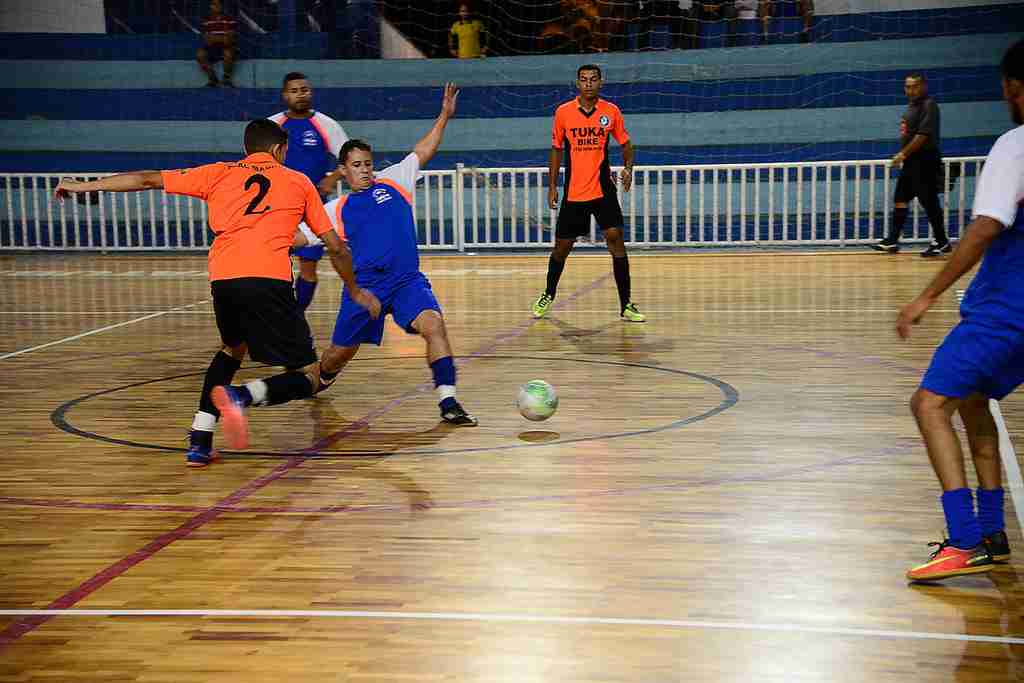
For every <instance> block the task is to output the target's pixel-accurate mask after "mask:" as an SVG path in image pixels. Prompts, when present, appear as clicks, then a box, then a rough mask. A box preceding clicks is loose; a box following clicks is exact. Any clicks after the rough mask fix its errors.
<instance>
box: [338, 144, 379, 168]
mask: <svg viewBox="0 0 1024 683" xmlns="http://www.w3.org/2000/svg"><path fill="white" fill-rule="evenodd" d="M354 149H361V150H363V151H364V152H369V153H371V154H372V153H373V148H372V147H370V145H369V143H366V142H363V141H362V140H357V139H354V138H353V139H352V140H346V141H345V144H344V145H342V146H341V149H339V150H338V163H339V164H343V163H345V162H346V161H347V160H348V155H349V154H351V153H352V150H354Z"/></svg>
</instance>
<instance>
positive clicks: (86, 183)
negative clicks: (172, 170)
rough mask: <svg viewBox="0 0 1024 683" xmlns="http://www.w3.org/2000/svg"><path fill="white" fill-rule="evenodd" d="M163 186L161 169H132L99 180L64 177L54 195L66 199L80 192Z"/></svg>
mask: <svg viewBox="0 0 1024 683" xmlns="http://www.w3.org/2000/svg"><path fill="white" fill-rule="evenodd" d="M163 186H164V177H163V175H162V174H161V173H160V171H132V172H131V173H118V174H117V175H112V176H108V177H106V178H99V179H97V180H73V179H72V178H62V179H61V181H60V182H59V183H58V184H57V189H56V190H55V191H54V196H55V197H56V198H57V199H64V198H65V197H69V196H70V195H72V194H74V193H78V192H135V191H137V190H159V189H162V188H163Z"/></svg>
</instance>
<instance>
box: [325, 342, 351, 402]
mask: <svg viewBox="0 0 1024 683" xmlns="http://www.w3.org/2000/svg"><path fill="white" fill-rule="evenodd" d="M358 351H359V344H356V345H355V346H335V345H334V344H331V345H330V346H329V347H327V350H326V351H324V354H323V355H322V356H321V357H320V383H319V385H318V386H317V390H316V393H318V394H319V393H320V392H321V391H323V390H325V389H327V388H328V387H330V386H331V385H332V384H334V380H336V379H338V373H339V372H341V371H342V370H343V369H344V368H345V366H346V365H348V362H349V361H350V360H352V359H353V358H355V357H356V353H357V352H358Z"/></svg>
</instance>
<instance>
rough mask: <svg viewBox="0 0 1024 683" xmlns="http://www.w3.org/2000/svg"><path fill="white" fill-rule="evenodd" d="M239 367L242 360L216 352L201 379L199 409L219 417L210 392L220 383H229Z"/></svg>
mask: <svg viewBox="0 0 1024 683" xmlns="http://www.w3.org/2000/svg"><path fill="white" fill-rule="evenodd" d="M240 367H242V361H240V360H235V359H234V357H232V356H229V355H228V354H226V353H224V352H223V351H218V352H217V355H215V356H214V357H213V360H212V361H210V367H208V368H207V369H206V378H205V379H204V380H203V395H202V396H201V397H200V398H199V410H201V411H202V412H204V413H209V414H210V415H214V416H216V417H220V411H219V410H217V408H216V407H215V406H214V405H213V401H211V400H210V392H211V391H212V390H213V388H214V387H219V386H220V385H222V384H231V380H232V379H234V377H235V373H236V372H238V368H240Z"/></svg>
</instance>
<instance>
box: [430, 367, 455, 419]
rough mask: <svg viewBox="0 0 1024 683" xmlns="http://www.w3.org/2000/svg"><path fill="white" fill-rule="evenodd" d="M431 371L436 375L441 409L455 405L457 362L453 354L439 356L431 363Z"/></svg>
mask: <svg viewBox="0 0 1024 683" xmlns="http://www.w3.org/2000/svg"><path fill="white" fill-rule="evenodd" d="M430 372H432V373H433V375H434V387H435V388H436V389H437V395H438V397H439V398H440V401H439V403H440V405H441V410H448V409H449V408H451V407H452V406H454V405H455V362H454V361H453V360H452V357H451V356H445V357H444V358H438V359H437V360H435V361H434V362H433V363H431V364H430Z"/></svg>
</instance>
